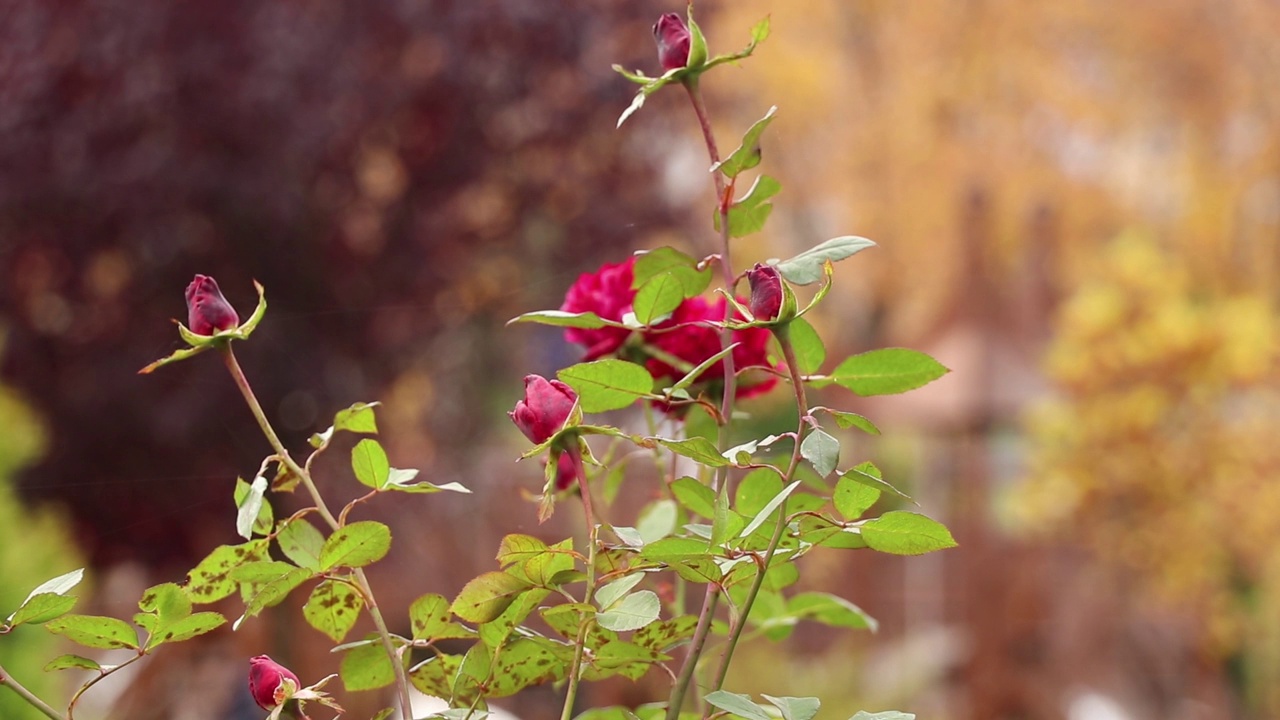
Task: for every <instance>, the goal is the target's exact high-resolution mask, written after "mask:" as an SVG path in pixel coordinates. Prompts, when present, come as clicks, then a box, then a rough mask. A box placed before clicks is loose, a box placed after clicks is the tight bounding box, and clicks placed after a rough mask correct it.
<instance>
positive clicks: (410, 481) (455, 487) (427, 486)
mask: <svg viewBox="0 0 1280 720" xmlns="http://www.w3.org/2000/svg"><path fill="white" fill-rule="evenodd" d="M417 477H418V471H417V470H416V469H405V468H397V467H393V468H391V472H390V473H389V474H388V475H387V484H386V485H383V486H382V489H383V490H393V491H395V492H406V493H428V494H429V493H438V492H443V491H446V490H447V491H449V492H456V493H463V494H464V495H470V494H471V489H470V488H468V487H467V486H465V485H463V484H462V483H460V482H447V483H440V484H439V485H436V484H433V483H429V482H427V481H426V480H418V481H417V482H414V479H415V478H417Z"/></svg>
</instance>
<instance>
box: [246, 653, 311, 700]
mask: <svg viewBox="0 0 1280 720" xmlns="http://www.w3.org/2000/svg"><path fill="white" fill-rule="evenodd" d="M286 681H287V682H286ZM288 683H293V685H292V686H289V684H288ZM301 687H302V683H301V682H299V681H298V676H297V675H294V674H293V671H291V670H289V668H287V667H285V666H283V665H281V664H280V663H278V662H276V661H275V660H272V659H271V658H269V657H267V656H266V655H259V656H257V657H255V658H253V659H251V660H250V661H249V692H250V693H252V694H253V701H254V702H256V703H258V707H260V708H262V709H263V710H274V709H275V708H276V707H278V706H279V705H281V704H282V703H284V701H285V700H288V699H289V698H290V697H292V696H293V694H294V693H295V692H297V691H298V688H301Z"/></svg>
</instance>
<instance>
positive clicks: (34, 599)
mask: <svg viewBox="0 0 1280 720" xmlns="http://www.w3.org/2000/svg"><path fill="white" fill-rule="evenodd" d="M78 599H79V598H77V597H75V596H73V595H59V594H58V593H52V592H45V593H39V594H38V595H32V596H30V597H28V598H27V600H26V602H24V603H22V607H20V608H18V610H17V612H15V613H13V614H12V615H10V616H9V619H8V621H7V622H6V624H7V625H9V627H18V626H19V625H22V624H23V623H33V624H37V625H38V624H40V623H43V622H48V621H50V620H52V619H54V618H56V617H61V616H63V615H66V614H67V613H69V612H71V608H73V607H75V606H76V601H77V600H78Z"/></svg>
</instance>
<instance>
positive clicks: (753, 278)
mask: <svg viewBox="0 0 1280 720" xmlns="http://www.w3.org/2000/svg"><path fill="white" fill-rule="evenodd" d="M747 282H748V283H750V284H751V302H750V303H749V304H748V305H747V307H748V308H750V309H751V314H752V315H754V316H755V318H756V320H772V319H774V318H776V317H778V311H779V310H781V309H782V275H781V274H779V273H778V268H776V267H774V266H772V265H761V264H760V263H756V266H755V267H754V268H752V269H751V270H748V271H747Z"/></svg>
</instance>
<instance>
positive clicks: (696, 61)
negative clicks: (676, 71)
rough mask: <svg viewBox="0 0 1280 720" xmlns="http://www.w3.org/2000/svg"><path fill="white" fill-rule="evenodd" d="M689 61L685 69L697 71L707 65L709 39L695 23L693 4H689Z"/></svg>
mask: <svg viewBox="0 0 1280 720" xmlns="http://www.w3.org/2000/svg"><path fill="white" fill-rule="evenodd" d="M688 18H689V23H688V24H689V59H688V60H687V61H686V62H685V65H684V66H685V67H687V68H693V69H697V68H700V67H702V66H703V65H706V64H707V38H706V37H705V36H703V34H702V28H700V27H698V23H696V22H694V21H693V4H692V3H690V4H689V9H688Z"/></svg>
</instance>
